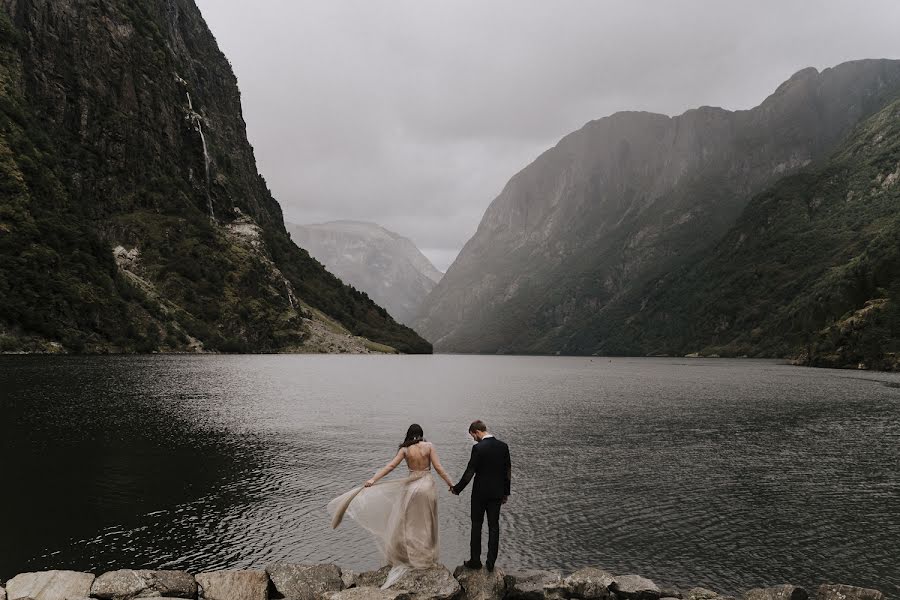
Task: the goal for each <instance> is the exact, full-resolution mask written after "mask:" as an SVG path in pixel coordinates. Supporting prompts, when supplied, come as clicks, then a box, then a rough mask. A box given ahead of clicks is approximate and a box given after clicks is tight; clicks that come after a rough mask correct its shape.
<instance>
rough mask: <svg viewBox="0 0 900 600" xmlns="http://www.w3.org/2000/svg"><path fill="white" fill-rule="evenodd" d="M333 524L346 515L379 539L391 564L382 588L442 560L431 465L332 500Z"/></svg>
mask: <svg viewBox="0 0 900 600" xmlns="http://www.w3.org/2000/svg"><path fill="white" fill-rule="evenodd" d="M328 512H329V513H331V515H332V521H331V526H332V527H333V528H334V527H337V526H338V525H340V523H341V521H342V519H343V518H344V514H347V515H349V516H350V518H351V519H353V520H354V521H356V522H357V523H359V524H360V525H361V526H362V527H363V528H364V529H366V530H367V531H368V532H369V533H371V534H372V535H373V536H375V543H376V544H377V545H378V548H379V550H381V552H382V554H383V555H384V557H385V560H387V563H388V564H389V565H390V566H391V572H390V574H389V575H388V578H387V581H385V583H384V585H383V586H382V589H386V588H388V587H390V586H391V585H392V584H393V583H394V582H396V581H397V580H398V579H399V578H400V577H402V576H403V574H404V573H406V572H407V571H408V570H409V569H421V568H426V567H431V566H434V565H436V564H437V561H438V514H437V490H436V487H435V483H434V478H433V477H432V476H431V469H430V468H427V469H424V470H421V471H414V470H410V472H409V476H408V477H405V478H403V479H395V480H391V481H384V482H381V483H376V484H375V485H373V486H371V487H368V488H366V487H358V488H354V489H352V490H350V491H349V492H347V493H346V494H342V495H341V496H338V497H337V498H335V499H334V500H332V501H331V502H329V503H328Z"/></svg>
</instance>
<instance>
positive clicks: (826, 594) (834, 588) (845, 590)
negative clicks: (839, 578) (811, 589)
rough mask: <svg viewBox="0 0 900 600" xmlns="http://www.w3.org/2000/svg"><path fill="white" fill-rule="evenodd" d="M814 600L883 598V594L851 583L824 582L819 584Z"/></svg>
mask: <svg viewBox="0 0 900 600" xmlns="http://www.w3.org/2000/svg"><path fill="white" fill-rule="evenodd" d="M816 600H884V594H882V593H881V592H879V591H878V590H873V589H869V588H861V587H854V586H852V585H831V584H824V585H820V586H819V589H818V591H817V592H816Z"/></svg>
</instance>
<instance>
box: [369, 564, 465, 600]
mask: <svg viewBox="0 0 900 600" xmlns="http://www.w3.org/2000/svg"><path fill="white" fill-rule="evenodd" d="M390 570H391V568H390V567H382V568H380V569H378V570H377V571H368V572H366V573H360V575H359V580H358V581H359V585H360V586H367V587H381V585H382V584H384V582H385V581H386V580H387V576H388V572H389V571H390ZM391 589H397V590H406V591H407V592H409V596H410V599H411V600H451V598H456V596H457V595H459V594H460V592H461V591H462V587H460V585H459V582H458V581H456V579H454V578H453V575H452V574H451V573H450V571H448V570H447V569H446V568H445V567H441V566H438V567H430V568H428V569H411V570H410V571H408V572H407V573H405V574H404V575H403V576H402V577H401V578H400V579H398V580H397V581H396V582H394V585H392V586H391Z"/></svg>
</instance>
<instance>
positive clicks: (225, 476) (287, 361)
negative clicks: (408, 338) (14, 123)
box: [0, 356, 900, 597]
mask: <svg viewBox="0 0 900 600" xmlns="http://www.w3.org/2000/svg"><path fill="white" fill-rule="evenodd" d="M476 417H479V418H483V419H484V420H486V421H487V422H488V424H489V425H491V426H492V428H493V429H494V431H495V433H496V434H497V435H498V437H500V438H502V439H504V440H505V441H507V442H508V443H509V444H510V446H511V449H512V456H513V469H514V479H513V497H512V499H511V501H510V503H509V504H508V505H507V507H506V509H505V510H504V513H503V517H502V518H503V522H502V527H503V532H502V538H501V556H500V560H499V561H498V563H499V564H500V565H501V566H504V567H510V568H512V567H545V568H548V567H549V568H554V567H555V568H559V569H563V570H571V569H574V568H576V567H581V566H585V565H600V566H603V567H606V568H608V569H610V570H612V571H613V572H616V573H620V574H624V573H639V574H642V575H645V576H649V577H651V578H653V579H655V580H656V581H657V583H659V584H667V585H680V586H686V585H703V586H705V587H710V588H713V589H716V590H719V591H722V592H727V593H732V594H736V593H740V592H742V591H744V590H746V589H748V588H750V587H754V586H760V585H774V584H779V583H784V582H792V583H795V584H799V585H806V586H811V585H813V584H818V583H822V582H826V581H831V582H842V583H849V584H854V585H862V586H869V587H876V588H879V589H881V590H882V591H884V592H886V593H887V594H889V595H891V596H894V597H896V596H897V595H898V592H900V562H898V557H900V466H898V465H900V376H898V375H896V374H893V375H892V374H879V373H858V372H843V371H826V370H812V369H801V368H795V367H790V366H786V365H780V364H777V363H775V362H770V361H729V360H686V359H612V360H609V359H599V358H594V359H593V360H592V359H589V358H540V357H533V358H532V357H470V356H431V357H429V356H421V357H415V356H402V357H394V356H385V357H360V356H202V357H190V356H168V357H167V356H158V357H85V358H76V357H69V358H51V357H21V356H6V357H0V426H2V429H0V469H2V476H3V479H4V483H5V485H4V491H3V493H2V494H0V579H8V578H9V577H11V576H12V575H14V574H16V573H18V572H22V571H27V570H37V569H49V568H74V569H79V570H90V571H94V572H97V573H99V572H102V571H104V570H109V569H114V568H125V567H155V568H158V567H166V568H187V569H190V570H194V571H198V570H201V569H212V568H221V567H247V566H264V565H266V564H267V563H269V562H271V561H274V560H278V559H284V560H292V561H314V562H336V563H338V564H340V565H342V566H345V567H350V568H355V569H358V570H359V569H368V568H374V567H377V566H379V564H380V561H379V557H378V555H377V553H376V551H375V549H374V547H373V546H372V544H371V542H370V541H369V539H368V537H367V535H366V534H365V533H364V532H363V531H361V530H360V529H359V528H357V527H355V526H354V524H353V523H352V522H346V523H345V524H344V525H342V526H341V527H340V528H339V529H338V530H336V531H332V530H331V529H329V521H328V516H327V514H326V512H325V508H324V507H325V504H326V503H327V502H328V500H329V499H331V498H332V497H334V496H337V495H338V494H340V493H342V492H344V491H346V490H347V489H349V488H351V487H353V486H355V485H357V484H358V483H359V482H362V481H364V480H365V479H366V478H368V477H370V476H371V475H372V474H373V473H374V472H375V470H376V469H377V468H378V467H380V466H381V465H382V464H383V463H384V462H386V461H387V460H388V459H390V458H391V457H392V456H393V454H394V452H395V449H396V447H397V444H398V443H399V442H400V441H401V438H402V436H403V433H404V432H405V430H406V427H407V426H408V425H409V424H410V423H411V422H418V423H421V424H422V425H423V427H424V428H425V433H426V437H427V438H428V439H429V440H431V441H433V442H435V444H436V445H437V447H438V449H439V450H440V453H441V455H442V460H443V462H444V465H445V467H447V469H448V470H449V471H450V472H451V474H452V475H453V476H454V477H458V476H459V475H460V474H461V472H462V470H463V468H464V466H465V462H466V459H467V457H468V454H469V452H470V447H471V441H470V440H469V438H468V436H467V435H466V428H467V425H468V423H469V421H471V420H472V419H473V418H476ZM439 489H443V488H442V487H439ZM440 523H441V551H442V560H443V562H444V563H446V564H447V565H448V566H451V568H452V566H453V565H456V564H459V563H460V562H461V561H462V560H463V559H464V558H465V554H466V549H467V544H468V542H467V539H468V537H467V536H468V492H466V493H465V496H464V497H461V498H455V497H453V496H450V495H449V494H446V495H442V496H441V500H440Z"/></svg>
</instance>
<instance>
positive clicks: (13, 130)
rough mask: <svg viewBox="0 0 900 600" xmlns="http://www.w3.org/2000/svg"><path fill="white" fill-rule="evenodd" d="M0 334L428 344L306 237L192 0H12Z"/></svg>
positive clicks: (208, 344)
mask: <svg viewBox="0 0 900 600" xmlns="http://www.w3.org/2000/svg"><path fill="white" fill-rule="evenodd" d="M0 174H2V177H0V350H2V351H17V350H38V351H46V350H50V351H59V350H62V351H89V352H103V351H112V352H123V351H124V352H128V351H143V352H149V351H156V350H160V351H180V350H201V349H202V350H220V351H249V352H276V351H335V352H337V351H351V352H364V351H368V350H370V349H375V350H382V351H392V350H398V351H402V352H430V351H431V346H430V344H428V343H427V342H426V341H424V340H423V339H421V338H420V337H419V336H418V335H416V334H415V332H413V331H412V330H410V329H409V328H407V327H404V326H402V325H399V324H397V323H396V322H394V320H393V319H391V317H390V316H389V315H388V313H387V312H386V311H385V310H384V309H383V308H381V307H379V306H377V305H376V304H375V303H373V302H372V301H371V300H370V299H369V298H368V297H366V296H365V294H362V293H360V292H358V291H356V290H354V289H352V288H350V287H348V286H346V285H344V284H342V283H341V282H340V281H339V280H338V279H337V278H336V277H334V276H333V275H331V274H330V273H328V272H327V271H326V270H325V269H324V268H323V267H322V266H321V265H320V264H319V263H318V262H317V261H316V260H314V259H312V258H311V257H310V256H309V254H308V253H307V252H306V251H305V250H302V249H300V248H299V247H297V246H296V245H295V244H294V243H293V242H292V241H291V240H290V238H289V236H288V234H287V232H286V231H285V229H284V224H283V220H282V213H281V208H280V207H279V205H278V203H277V202H276V201H275V200H274V198H273V197H272V195H271V193H270V192H269V190H268V188H267V186H266V183H265V181H264V180H263V178H262V177H261V176H260V175H259V173H258V172H257V168H256V162H255V159H254V155H253V149H252V148H251V146H250V144H249V143H248V141H247V136H246V128H245V123H244V120H243V117H242V114H241V104H240V93H239V91H238V87H237V81H236V79H235V76H234V73H233V72H232V70H231V67H230V65H229V63H228V61H227V60H226V58H225V57H224V56H223V55H222V53H221V52H220V51H219V48H218V46H217V45H216V41H215V38H214V37H213V35H212V33H211V32H210V31H209V29H208V28H207V26H206V24H205V23H204V21H203V18H202V16H201V14H200V12H199V10H198V9H197V7H196V5H195V4H194V3H193V1H192V0H68V1H66V2H59V1H55V0H0Z"/></svg>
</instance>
